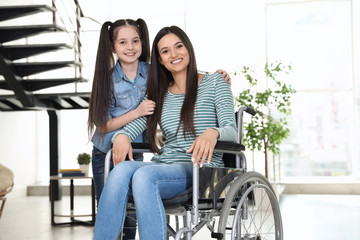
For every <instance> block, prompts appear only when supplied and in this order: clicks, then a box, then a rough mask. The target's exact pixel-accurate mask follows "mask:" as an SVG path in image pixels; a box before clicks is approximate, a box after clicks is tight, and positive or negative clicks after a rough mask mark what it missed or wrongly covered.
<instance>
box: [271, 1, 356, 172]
mask: <svg viewBox="0 0 360 240" xmlns="http://www.w3.org/2000/svg"><path fill="white" fill-rule="evenodd" d="M351 13H352V9H351V2H350V1H346V0H344V1H306V2H287V3H273V4H272V3H269V4H268V6H267V49H268V58H269V59H270V60H281V61H283V62H284V63H287V64H290V65H292V67H293V73H292V74H291V78H292V86H293V87H294V88H295V89H296V90H297V93H296V95H295V97H294V98H293V101H292V109H293V113H292V116H291V118H290V121H289V124H290V126H289V128H290V129H291V136H290V138H289V139H287V140H286V143H285V144H283V146H282V148H281V149H282V152H281V161H282V162H281V164H282V171H281V172H282V174H283V177H292V176H297V177H300V176H301V177H303V176H305V177H312V176H349V175H351V174H352V173H353V172H354V168H353V167H354V166H356V164H354V161H356V159H355V155H356V154H355V153H356V150H357V148H356V146H355V142H356V141H355V140H356V137H357V135H355V134H357V133H356V131H355V129H356V127H355V126H356V125H355V119H356V116H355V111H354V109H355V100H354V99H355V95H354V93H355V85H354V81H353V69H352V66H353V63H352V59H353V56H352V54H353V51H352V19H351V17H352V14H351Z"/></svg>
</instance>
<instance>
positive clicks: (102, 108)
mask: <svg viewBox="0 0 360 240" xmlns="http://www.w3.org/2000/svg"><path fill="white" fill-rule="evenodd" d="M123 26H132V27H133V28H134V29H135V30H136V32H137V33H138V34H139V36H140V40H141V44H142V52H141V55H140V57H139V60H140V61H143V62H149V59H150V42H149V32H148V28H147V25H146V23H145V21H144V20H142V19H141V18H139V19H137V20H136V21H135V20H132V19H120V20H117V21H115V22H114V23H112V22H105V23H104V24H103V25H102V27H101V30H100V39H99V46H98V51H97V56H96V63H95V72H94V80H93V85H92V90H91V95H90V102H89V117H88V133H89V136H91V135H92V133H93V131H94V126H101V125H103V124H105V123H106V122H107V121H108V120H109V119H108V115H109V113H108V112H109V109H110V104H111V93H112V91H113V87H114V86H113V81H112V78H111V75H112V71H113V69H114V67H115V59H114V55H113V49H114V41H115V40H116V37H117V33H118V31H119V29H120V27H123Z"/></svg>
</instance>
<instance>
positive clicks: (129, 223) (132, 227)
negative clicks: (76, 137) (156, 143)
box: [91, 147, 143, 240]
mask: <svg viewBox="0 0 360 240" xmlns="http://www.w3.org/2000/svg"><path fill="white" fill-rule="evenodd" d="M105 156H106V153H103V152H102V151H100V150H99V149H97V148H96V147H93V150H92V161H91V164H92V171H93V177H94V185H95V197H96V201H97V204H98V205H99V199H100V196H101V192H102V190H103V188H104V168H105ZM133 157H134V160H135V161H143V154H141V153H140V154H139V153H137V154H135V153H134V155H133ZM113 168H114V163H113V161H112V158H111V160H110V171H111V170H112V169H113ZM135 236H136V215H135V214H128V215H127V216H126V219H125V223H124V231H123V240H130V239H135Z"/></svg>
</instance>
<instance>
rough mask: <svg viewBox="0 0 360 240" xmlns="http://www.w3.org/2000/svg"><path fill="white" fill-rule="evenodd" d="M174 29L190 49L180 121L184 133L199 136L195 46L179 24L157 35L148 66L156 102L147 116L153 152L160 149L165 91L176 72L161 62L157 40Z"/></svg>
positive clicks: (149, 87) (149, 88) (151, 96)
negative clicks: (158, 128)
mask: <svg viewBox="0 0 360 240" xmlns="http://www.w3.org/2000/svg"><path fill="white" fill-rule="evenodd" d="M169 33H173V34H175V35H176V36H178V37H179V38H180V40H181V41H182V43H183V44H184V46H185V47H186V49H187V50H188V52H189V57H190V62H189V66H188V68H187V78H186V95H185V99H184V102H183V105H182V108H181V113H180V122H179V126H178V131H179V128H180V125H181V124H183V134H184V136H185V134H187V133H190V134H192V135H193V136H196V133H195V128H194V109H195V103H196V96H197V87H198V74H197V67H196V60H195V52H194V48H193V46H192V44H191V42H190V39H189V38H188V36H187V35H186V33H185V32H184V31H183V30H182V29H180V28H179V27H177V26H171V27H164V28H162V29H161V30H160V31H159V32H158V34H157V35H156V36H155V39H154V41H153V46H152V52H151V65H150V69H149V76H148V84H147V96H148V99H150V100H152V101H154V102H155V103H156V108H155V111H154V114H153V115H150V116H148V119H147V134H148V139H149V143H150V149H151V151H152V152H159V148H158V146H157V145H156V141H155V139H156V129H157V126H158V125H159V126H160V128H161V113H162V108H163V104H164V98H165V94H166V92H167V91H168V88H169V86H171V85H172V84H173V83H174V79H173V76H172V74H171V72H170V71H168V70H167V69H166V68H165V67H164V66H163V65H162V64H161V63H160V55H159V49H158V43H159V41H160V39H162V38H163V37H164V36H165V35H167V34H169Z"/></svg>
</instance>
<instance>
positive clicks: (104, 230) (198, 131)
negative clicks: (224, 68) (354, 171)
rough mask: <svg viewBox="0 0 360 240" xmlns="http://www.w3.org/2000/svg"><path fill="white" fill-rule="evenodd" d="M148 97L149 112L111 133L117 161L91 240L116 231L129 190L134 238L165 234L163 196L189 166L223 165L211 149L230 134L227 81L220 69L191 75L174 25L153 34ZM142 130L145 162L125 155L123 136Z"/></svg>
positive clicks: (192, 65) (186, 43) (179, 185)
mask: <svg viewBox="0 0 360 240" xmlns="http://www.w3.org/2000/svg"><path fill="white" fill-rule="evenodd" d="M147 96H148V99H150V100H152V101H154V102H155V103H156V107H155V109H154V112H153V114H152V115H149V116H147V118H145V117H142V118H138V119H136V120H134V121H133V122H131V123H130V124H128V125H127V126H125V127H124V128H123V129H122V130H120V131H118V132H116V133H115V134H114V136H113V143H114V145H113V160H114V164H115V165H116V167H115V168H114V169H113V171H111V173H110V175H109V178H108V180H107V182H106V185H105V188H104V192H103V194H102V196H101V200H100V204H99V209H98V215H97V220H96V223H95V239H116V238H117V236H118V234H119V232H120V231H121V229H122V225H123V222H124V218H125V212H126V205H127V199H128V195H129V194H130V193H131V194H132V195H133V198H134V202H135V206H136V214H137V217H138V222H139V234H140V239H142V240H146V239H156V240H159V239H166V217H165V211H164V207H163V204H162V199H167V198H172V197H173V196H175V195H177V194H179V193H181V192H183V191H184V190H185V189H187V188H188V187H189V186H190V185H191V183H192V169H193V165H196V164H198V163H200V166H201V167H202V166H203V165H208V166H215V167H219V166H223V163H222V160H221V154H220V153H214V154H213V149H214V147H215V144H216V142H217V139H219V140H223V141H233V142H235V141H236V138H237V137H236V136H237V130H236V125H235V120H234V105H233V98H232V94H231V90H230V86H229V84H226V83H225V82H224V81H223V79H222V78H221V76H220V74H211V75H209V74H206V75H203V74H198V71H197V68H196V61H195V55H194V50H193V47H192V44H191V42H190V40H189V39H188V37H187V35H186V34H185V33H184V31H182V30H181V29H180V28H178V27H176V26H172V27H165V28H163V29H161V30H160V32H159V33H158V34H157V35H156V37H155V39H154V42H153V48H152V55H151V66H150V70H149V77H148V87H147ZM158 125H159V126H160V129H161V130H162V134H163V136H164V138H165V142H164V145H163V147H162V148H161V149H158V146H157V145H156V144H155V143H156V141H155V139H156V129H157V126H158ZM145 129H147V133H148V138H149V142H150V145H151V150H152V151H153V152H154V153H156V155H154V157H153V158H152V161H151V162H131V161H126V162H124V160H125V157H126V155H129V158H130V159H132V158H133V155H132V151H131V144H130V141H133V140H134V139H136V138H137V136H139V135H140V134H141V133H142V132H143V131H144V130H145ZM205 161H206V162H205Z"/></svg>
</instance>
